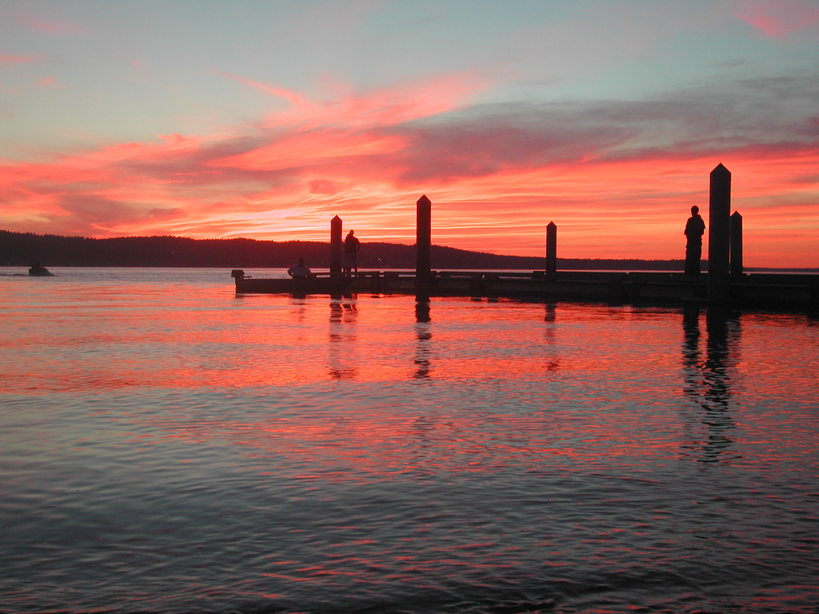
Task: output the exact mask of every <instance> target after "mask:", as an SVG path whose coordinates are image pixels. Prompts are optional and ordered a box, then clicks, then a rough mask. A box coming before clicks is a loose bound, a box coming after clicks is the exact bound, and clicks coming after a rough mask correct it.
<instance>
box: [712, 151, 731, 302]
mask: <svg viewBox="0 0 819 614" xmlns="http://www.w3.org/2000/svg"><path fill="white" fill-rule="evenodd" d="M710 179H711V185H710V196H709V205H708V299H709V300H711V301H725V300H727V299H728V280H729V270H728V264H729V256H730V253H729V245H730V215H731V172H730V171H729V170H728V169H727V168H725V167H724V166H723V165H722V164H718V165H717V166H716V168H714V170H712V171H711V178H710Z"/></svg>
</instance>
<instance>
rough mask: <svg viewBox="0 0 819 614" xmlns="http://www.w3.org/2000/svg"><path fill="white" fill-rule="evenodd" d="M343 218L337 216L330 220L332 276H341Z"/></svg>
mask: <svg viewBox="0 0 819 614" xmlns="http://www.w3.org/2000/svg"><path fill="white" fill-rule="evenodd" d="M342 245H343V243H342V240H341V218H340V217H338V216H335V217H334V218H333V219H332V220H330V275H331V276H334V277H337V276H340V275H341V252H342Z"/></svg>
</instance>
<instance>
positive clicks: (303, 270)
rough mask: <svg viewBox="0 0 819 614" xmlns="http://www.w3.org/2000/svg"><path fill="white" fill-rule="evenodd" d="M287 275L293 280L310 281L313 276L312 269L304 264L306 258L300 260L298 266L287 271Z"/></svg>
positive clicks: (295, 265)
mask: <svg viewBox="0 0 819 614" xmlns="http://www.w3.org/2000/svg"><path fill="white" fill-rule="evenodd" d="M287 274H288V275H290V277H292V278H293V279H308V278H309V277H312V276H313V272H312V271H311V270H310V267H308V266H307V265H306V264H304V258H299V262H298V264H294V265H293V266H291V267H290V268H289V269H287Z"/></svg>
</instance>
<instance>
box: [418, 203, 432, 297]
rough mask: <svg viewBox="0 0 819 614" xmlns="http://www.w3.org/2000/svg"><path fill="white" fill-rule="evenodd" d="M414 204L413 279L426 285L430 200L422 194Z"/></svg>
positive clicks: (430, 261) (429, 246) (428, 255)
mask: <svg viewBox="0 0 819 614" xmlns="http://www.w3.org/2000/svg"><path fill="white" fill-rule="evenodd" d="M415 205H416V206H415V212H416V225H415V280H416V284H417V285H419V286H428V285H429V282H430V273H431V268H432V256H431V251H432V202H431V201H430V200H429V198H427V196H426V194H424V195H423V196H421V198H419V199H418V202H417V203H416V204H415Z"/></svg>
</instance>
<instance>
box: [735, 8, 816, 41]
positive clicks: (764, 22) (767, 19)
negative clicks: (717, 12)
mask: <svg viewBox="0 0 819 614" xmlns="http://www.w3.org/2000/svg"><path fill="white" fill-rule="evenodd" d="M737 16H738V17H739V18H740V19H742V20H743V21H745V22H746V23H748V24H750V25H751V26H753V27H754V28H756V29H757V30H759V31H760V32H762V33H763V34H764V35H765V36H768V37H771V38H785V37H787V36H789V35H790V34H792V33H794V32H797V31H800V30H807V29H815V28H817V27H819V6H817V4H816V3H815V2H810V1H806V0H746V1H745V2H742V3H741V4H739V5H738V6H737Z"/></svg>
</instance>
